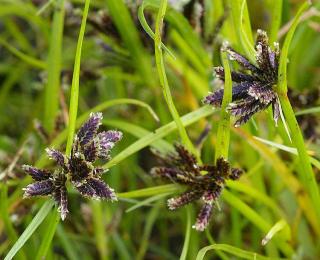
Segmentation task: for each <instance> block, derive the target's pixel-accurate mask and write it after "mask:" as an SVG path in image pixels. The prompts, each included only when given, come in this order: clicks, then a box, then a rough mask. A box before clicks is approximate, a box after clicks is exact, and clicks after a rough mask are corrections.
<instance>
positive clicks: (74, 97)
mask: <svg viewBox="0 0 320 260" xmlns="http://www.w3.org/2000/svg"><path fill="white" fill-rule="evenodd" d="M89 6H90V0H86V2H85V6H84V10H83V16H82V22H81V27H80V32H79V38H78V43H77V50H76V57H75V62H74V68H73V77H72V85H71V97H70V110H69V125H68V140H67V146H66V155H69V154H70V153H71V148H72V143H73V136H74V133H75V129H76V121H77V112H78V99H79V78H80V63H81V50H82V43H83V38H84V33H85V29H86V23H87V16H88V12H89Z"/></svg>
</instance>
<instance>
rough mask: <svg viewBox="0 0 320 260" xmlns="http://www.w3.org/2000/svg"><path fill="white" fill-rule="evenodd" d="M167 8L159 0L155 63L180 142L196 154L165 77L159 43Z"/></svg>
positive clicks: (165, 2) (164, 3)
mask: <svg viewBox="0 0 320 260" xmlns="http://www.w3.org/2000/svg"><path fill="white" fill-rule="evenodd" d="M166 9H167V0H160V6H159V11H158V15H157V19H156V28H155V37H154V44H155V57H156V64H157V69H158V74H159V79H160V84H161V87H162V89H163V95H164V98H165V100H166V102H167V105H168V108H169V110H170V113H171V116H172V117H173V120H174V121H175V123H176V125H177V129H178V132H179V135H180V137H181V141H182V143H183V144H184V145H185V146H186V148H187V149H188V150H189V151H190V152H192V153H193V154H195V155H197V152H196V149H195V148H194V146H193V144H192V142H191V141H190V139H189V137H188V134H187V132H186V129H185V128H184V126H183V124H182V122H181V119H180V116H179V114H178V111H177V109H176V107H175V105H174V102H173V99H172V96H171V92H170V87H169V83H168V79H167V75H166V72H165V67H164V61H163V55H162V47H161V46H162V45H161V31H162V27H163V19H164V16H165V13H166Z"/></svg>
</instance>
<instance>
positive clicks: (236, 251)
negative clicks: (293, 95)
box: [196, 244, 279, 260]
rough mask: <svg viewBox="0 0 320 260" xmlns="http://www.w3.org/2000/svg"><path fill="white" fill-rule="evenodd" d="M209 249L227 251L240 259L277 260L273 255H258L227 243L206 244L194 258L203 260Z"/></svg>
mask: <svg viewBox="0 0 320 260" xmlns="http://www.w3.org/2000/svg"><path fill="white" fill-rule="evenodd" d="M210 250H220V251H224V252H226V253H229V254H231V255H234V256H236V257H238V258H240V259H248V260H252V259H255V260H277V259H279V258H274V257H272V258H271V257H265V256H262V255H259V254H257V253H254V252H249V251H246V250H243V249H240V248H238V247H234V246H230V245H227V244H214V245H211V246H206V247H204V248H202V249H201V250H200V251H199V252H198V255H197V258H196V260H203V259H204V257H205V255H206V253H207V252H208V251H210Z"/></svg>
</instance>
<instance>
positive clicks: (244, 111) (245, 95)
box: [203, 30, 281, 127]
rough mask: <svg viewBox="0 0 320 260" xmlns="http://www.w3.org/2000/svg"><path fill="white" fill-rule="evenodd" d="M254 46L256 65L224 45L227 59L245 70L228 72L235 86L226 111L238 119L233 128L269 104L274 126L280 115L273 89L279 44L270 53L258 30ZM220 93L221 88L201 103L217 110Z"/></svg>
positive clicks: (218, 72)
mask: <svg viewBox="0 0 320 260" xmlns="http://www.w3.org/2000/svg"><path fill="white" fill-rule="evenodd" d="M255 46H256V48H255V49H256V63H257V66H256V65H254V64H252V63H251V62H250V61H249V60H248V59H247V58H246V57H244V56H242V55H241V54H239V53H237V52H236V51H235V50H234V49H232V48H231V47H229V46H224V51H226V52H227V53H228V55H229V58H230V59H231V60H235V61H236V62H237V63H239V65H240V66H241V67H242V68H243V69H244V70H245V72H237V71H232V72H231V79H232V81H233V82H234V83H236V84H235V85H234V86H233V89H232V103H231V104H229V106H228V107H227V109H228V111H229V112H230V113H231V114H232V115H233V116H235V117H236V118H237V120H236V122H235V124H234V125H235V127H238V126H240V125H242V124H245V123H246V122H247V121H248V120H249V119H250V118H251V117H252V116H253V115H254V114H255V113H257V112H259V111H261V110H265V109H266V108H268V107H269V106H270V105H272V109H273V119H274V121H275V124H276V125H277V122H278V119H279V117H280V114H281V111H280V109H281V107H280V104H279V100H278V96H277V94H276V92H275V91H274V90H273V86H274V85H275V84H277V81H278V67H279V57H280V51H279V44H277V43H276V44H275V48H274V50H272V49H271V48H270V46H269V40H268V36H267V34H266V32H264V31H262V30H258V31H257V39H256V44H255ZM214 71H215V75H216V77H217V78H219V79H220V80H222V81H224V69H223V68H222V67H216V68H214ZM223 93H224V91H223V89H219V90H217V91H215V92H213V93H210V94H209V95H208V96H206V97H205V98H204V100H203V102H204V103H205V104H209V105H212V106H215V107H220V106H221V103H222V98H223Z"/></svg>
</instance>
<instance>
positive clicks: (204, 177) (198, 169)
mask: <svg viewBox="0 0 320 260" xmlns="http://www.w3.org/2000/svg"><path fill="white" fill-rule="evenodd" d="M159 158H160V159H161V161H162V162H163V164H164V166H160V167H154V168H152V169H151V175H153V176H155V177H160V178H163V179H165V180H169V181H172V182H175V183H179V184H183V185H185V186H187V190H186V191H185V192H184V193H182V194H180V195H179V196H177V197H174V198H171V199H169V200H168V208H169V209H170V210H175V209H178V208H180V207H182V206H185V205H187V204H189V203H191V202H194V201H196V200H202V201H203V203H204V205H203V207H202V209H201V211H200V213H199V215H198V217H197V221H196V224H195V225H194V226H193V227H194V228H195V229H196V230H198V231H203V230H204V229H205V228H206V227H207V225H208V223H209V219H210V216H211V213H212V207H213V202H214V201H215V200H216V199H217V198H218V197H219V196H220V193H221V191H222V189H223V187H224V185H225V181H226V180H227V179H231V180H237V179H238V178H240V176H241V174H242V171H241V170H240V169H236V168H231V167H230V164H229V162H228V161H226V160H225V159H223V158H219V159H218V160H217V162H216V165H207V164H203V165H200V164H199V163H198V162H197V160H196V158H195V156H194V155H193V154H191V153H190V152H189V151H188V150H186V149H185V148H184V147H183V146H182V145H179V144H176V145H175V152H172V153H169V154H167V155H162V154H159Z"/></svg>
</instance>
